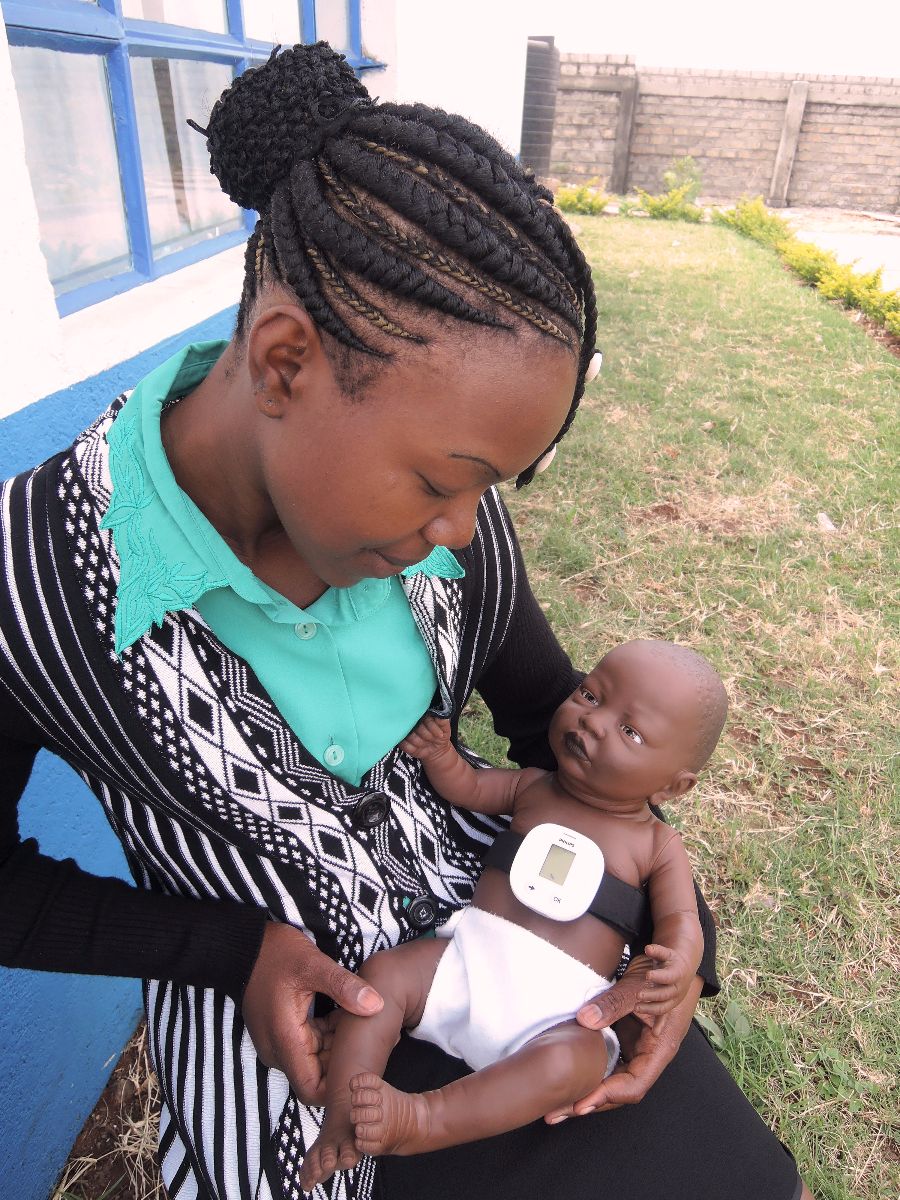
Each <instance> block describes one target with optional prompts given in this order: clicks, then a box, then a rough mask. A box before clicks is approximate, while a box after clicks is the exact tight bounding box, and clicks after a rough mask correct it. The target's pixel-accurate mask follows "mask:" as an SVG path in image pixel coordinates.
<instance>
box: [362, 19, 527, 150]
mask: <svg viewBox="0 0 900 1200" xmlns="http://www.w3.org/2000/svg"><path fill="white" fill-rule="evenodd" d="M543 19H544V20H545V19H546V18H543ZM538 25H540V21H539V20H538V16H537V5H536V4H535V3H534V0H442V2H441V3H436V2H435V0H363V4H362V29H363V44H364V46H365V49H366V51H367V52H368V53H369V54H370V55H371V56H372V57H373V58H380V59H381V60H382V61H386V62H387V63H389V64H390V65H389V68H388V70H386V71H379V72H375V71H373V72H371V73H370V74H368V75H367V77H366V86H367V87H368V88H369V90H370V91H371V93H372V94H373V95H375V96H380V97H381V99H382V100H397V101H401V102H403V103H410V102H412V101H416V100H420V101H422V102H424V103H426V104H432V105H435V106H437V107H439V108H443V109H446V110H447V111H448V112H458V113H461V114H462V115H463V116H464V117H469V118H470V119H471V120H473V121H476V122H477V123H478V124H479V125H483V126H484V127H485V128H486V129H488V130H489V131H490V132H491V133H492V134H493V135H494V136H495V137H496V138H497V139H498V140H499V141H500V142H501V143H502V144H503V145H504V146H506V148H507V149H508V150H511V151H512V152H513V153H514V154H517V153H518V151H519V143H520V138H521V132H522V97H523V92H524V86H525V58H526V52H527V44H528V36H529V34H534V33H541V32H542V31H543V28H538Z"/></svg>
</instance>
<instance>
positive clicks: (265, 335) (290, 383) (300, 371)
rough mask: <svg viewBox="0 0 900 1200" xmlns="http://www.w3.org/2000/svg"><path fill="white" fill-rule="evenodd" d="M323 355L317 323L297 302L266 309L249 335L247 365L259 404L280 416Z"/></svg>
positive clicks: (264, 411)
mask: <svg viewBox="0 0 900 1200" xmlns="http://www.w3.org/2000/svg"><path fill="white" fill-rule="evenodd" d="M323 356H324V351H323V348H322V341H321V338H320V337H319V331H318V329H317V328H316V326H315V323H314V322H313V321H312V320H311V319H310V317H309V314H308V313H307V312H306V310H305V309H303V308H301V307H300V306H299V305H297V304H276V305H273V306H272V307H271V308H266V309H264V310H263V311H262V312H261V313H260V314H259V316H258V317H257V319H256V320H255V321H254V322H253V328H252V329H251V330H250V334H249V336H248V338H247V365H248V369H249V372H250V381H251V383H252V385H253V395H254V398H255V401H256V407H257V408H258V409H259V411H260V412H261V413H262V414H263V415H264V416H267V417H281V416H283V415H284V413H285V411H286V409H287V406H288V405H289V404H290V401H291V399H292V398H293V397H294V395H295V394H296V392H297V390H298V386H299V385H300V384H301V383H302V382H303V376H304V374H306V373H308V372H309V370H310V368H311V367H312V366H313V364H316V363H318V362H319V361H320V359H321V358H322V357H323Z"/></svg>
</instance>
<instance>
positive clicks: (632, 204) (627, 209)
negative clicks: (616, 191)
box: [618, 196, 641, 217]
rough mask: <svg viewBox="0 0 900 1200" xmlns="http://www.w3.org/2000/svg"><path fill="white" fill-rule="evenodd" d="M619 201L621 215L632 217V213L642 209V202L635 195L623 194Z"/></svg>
mask: <svg viewBox="0 0 900 1200" xmlns="http://www.w3.org/2000/svg"><path fill="white" fill-rule="evenodd" d="M618 203H619V216H620V217H630V216H631V214H632V213H634V212H638V211H640V207H641V202H640V200H636V199H635V197H634V196H623V197H622V199H621V200H620V201H619V202H618Z"/></svg>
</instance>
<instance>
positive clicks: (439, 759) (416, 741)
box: [400, 716, 544, 814]
mask: <svg viewBox="0 0 900 1200" xmlns="http://www.w3.org/2000/svg"><path fill="white" fill-rule="evenodd" d="M400 749H401V750H405V751H406V753H407V754H411V755H412V756H413V758H418V759H419V760H420V762H421V763H422V766H423V767H424V768H425V774H426V775H427V776H428V780H429V782H430V783H431V785H432V787H433V788H434V789H435V791H436V792H438V794H439V795H441V796H443V798H444V799H445V800H446V801H448V802H449V803H450V804H454V805H456V807H457V808H467V809H469V810H470V811H471V812H480V813H490V814H499V813H511V812H512V810H513V805H514V804H515V799H516V793H517V791H518V790H519V788H520V786H521V784H522V783H523V781H524V782H525V783H530V782H532V777H533V778H534V779H537V778H538V777H539V776H541V775H543V774H544V772H543V771H538V770H536V769H534V768H526V769H525V770H524V771H512V770H509V771H507V770H502V769H500V768H495V767H485V768H484V769H482V770H476V769H475V767H473V766H472V765H471V764H470V763H467V762H466V760H465V759H464V758H463V757H462V755H461V754H460V753H459V751H458V750H457V749H456V747H455V746H454V745H453V743H452V741H451V740H450V722H449V721H445V720H443V719H442V718H440V717H432V716H427V717H424V718H423V719H422V720H421V721H420V722H419V724H418V725H417V726H416V727H415V729H414V730H413V731H412V733H410V734H409V736H408V737H406V738H404V739H403V741H402V742H401V743H400Z"/></svg>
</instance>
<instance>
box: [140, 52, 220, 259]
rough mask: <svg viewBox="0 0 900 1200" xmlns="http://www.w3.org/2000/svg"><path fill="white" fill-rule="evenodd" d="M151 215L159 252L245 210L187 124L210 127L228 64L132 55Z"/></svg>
mask: <svg viewBox="0 0 900 1200" xmlns="http://www.w3.org/2000/svg"><path fill="white" fill-rule="evenodd" d="M131 76H132V80H133V81H134V103H135V108H136V110H137V123H138V135H139V138H140V146H141V159H142V160H143V164H144V186H145V188H146V192H147V215H148V218H149V221H150V237H151V241H152V243H153V255H154V258H161V257H162V256H164V255H166V254H171V253H172V252H173V251H175V250H182V249H184V247H185V246H190V245H193V244H194V243H195V242H201V241H204V240H205V239H206V238H211V237H218V235H219V234H222V233H227V232H229V230H233V229H240V227H241V224H242V221H243V218H242V216H241V210H240V209H239V208H238V207H237V206H236V205H234V204H232V203H231V201H230V200H229V199H228V197H227V196H226V195H225V194H224V192H223V191H222V190H221V188H220V187H219V184H218V181H217V180H216V178H215V176H213V175H211V174H210V173H209V154H208V152H207V149H206V139H205V138H204V137H203V135H202V134H199V133H197V131H196V130H195V129H191V127H190V126H189V125H188V124H187V118H188V117H192V118H193V119H194V120H195V121H196V122H197V124H198V125H203V126H205V125H206V119H207V117H208V116H209V113H210V109H211V108H212V106H213V104H214V103H215V102H216V100H217V99H218V98H219V95H220V94H221V93H222V91H224V89H225V88H226V87H228V85H229V84H230V83H231V80H232V71H231V68H230V67H226V66H223V65H222V64H221V63H210V62H193V61H190V62H189V61H186V60H183V59H176V58H133V59H132V60H131Z"/></svg>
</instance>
